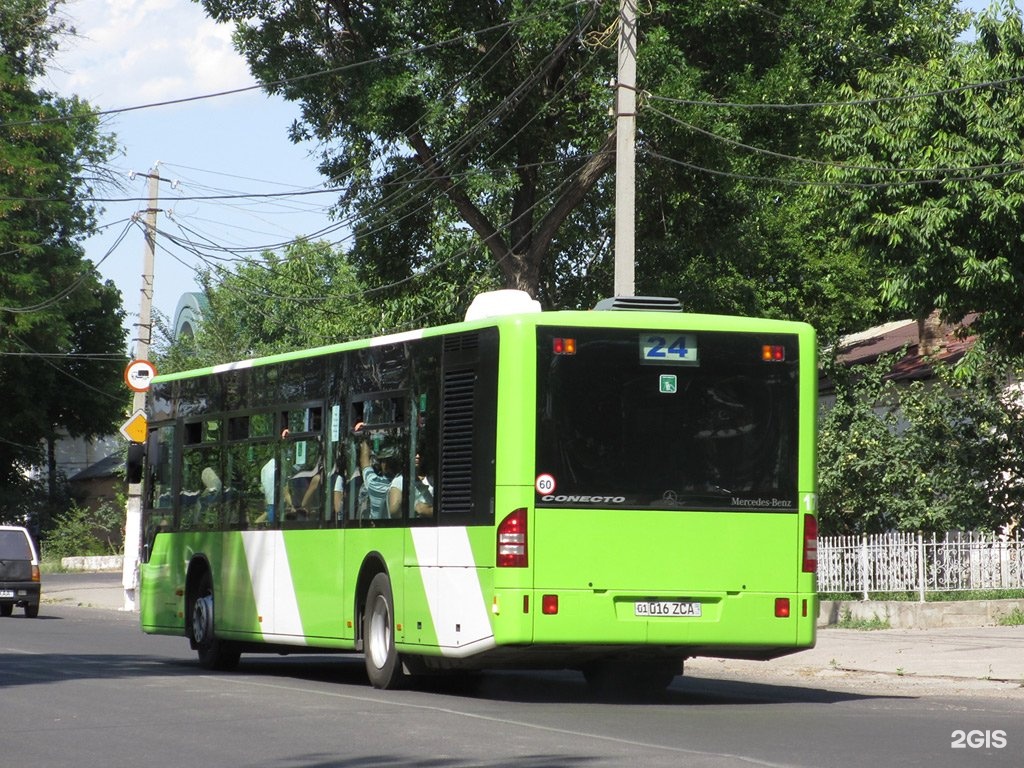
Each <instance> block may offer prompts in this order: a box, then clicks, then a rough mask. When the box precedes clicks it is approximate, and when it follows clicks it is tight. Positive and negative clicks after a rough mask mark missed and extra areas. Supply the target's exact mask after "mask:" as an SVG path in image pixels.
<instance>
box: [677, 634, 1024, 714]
mask: <svg viewBox="0 0 1024 768" xmlns="http://www.w3.org/2000/svg"><path fill="white" fill-rule="evenodd" d="M686 670H687V673H688V674H695V675H700V674H707V675H709V676H729V677H736V678H744V679H749V680H757V679H759V678H763V677H765V676H769V677H772V678H776V679H778V678H784V679H788V680H789V681H792V682H794V683H796V684H804V685H821V684H826V685H827V684H835V683H839V684H861V685H863V684H867V683H871V684H872V685H873V686H875V687H884V688H887V689H890V690H893V691H896V690H899V691H901V692H906V693H913V692H915V691H920V690H921V689H922V688H924V687H927V688H929V689H932V690H934V689H936V688H939V689H942V690H943V692H946V693H954V692H960V693H974V694H999V695H1011V696H1014V697H1017V696H1020V697H1022V698H1024V626H1021V627H992V626H988V627H972V628H963V627H942V628H934V629H885V630H856V629H834V628H829V629H819V630H818V637H817V644H816V645H815V647H814V648H812V649H810V650H807V651H800V652H799V653H794V654H792V655H790V656H783V657H782V658H779V659H773V660H772V661H767V662H761V661H734V660H731V659H710V658H701V659H691V660H689V661H687V662H686Z"/></svg>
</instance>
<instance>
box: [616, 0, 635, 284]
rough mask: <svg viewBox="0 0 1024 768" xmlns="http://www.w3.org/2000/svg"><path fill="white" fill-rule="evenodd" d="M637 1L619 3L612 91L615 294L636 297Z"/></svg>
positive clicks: (627, 0) (629, 0) (624, 0)
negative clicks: (613, 93) (616, 49)
mask: <svg viewBox="0 0 1024 768" xmlns="http://www.w3.org/2000/svg"><path fill="white" fill-rule="evenodd" d="M635 242H636V2H635V0H620V2H619V64H618V85H617V86H616V89H615V295H616V296H634V295H636V281H635V277H634V273H635V262H636V245H635Z"/></svg>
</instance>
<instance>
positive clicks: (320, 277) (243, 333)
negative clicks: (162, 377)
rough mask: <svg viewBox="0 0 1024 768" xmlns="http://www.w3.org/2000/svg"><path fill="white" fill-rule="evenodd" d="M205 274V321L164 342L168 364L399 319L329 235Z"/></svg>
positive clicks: (214, 359) (339, 336) (263, 349)
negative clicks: (360, 278) (378, 299)
mask: <svg viewBox="0 0 1024 768" xmlns="http://www.w3.org/2000/svg"><path fill="white" fill-rule="evenodd" d="M200 281H201V283H202V287H203V293H204V295H205V297H206V302H207V306H206V308H205V309H204V311H203V318H202V322H201V323H200V324H199V327H198V329H197V330H196V332H195V336H194V337H193V338H182V339H176V340H172V341H171V342H170V343H168V342H165V343H164V344H162V345H161V349H160V350H159V355H160V360H159V369H160V370H161V371H162V372H166V373H170V372H172V371H178V370H184V369H188V368H196V367H202V366H206V365H215V364H218V363H225V362H229V361H232V360H239V359H245V358H249V357H257V356H261V355H270V354H274V353H277V352H287V351H291V350H295V349H305V348H308V347H315V346H321V345H325V344H333V343H337V342H339V341H345V340H348V339H351V338H358V337H361V336H366V335H372V334H375V333H379V332H381V331H382V330H384V329H385V328H388V327H390V326H389V324H390V323H391V322H393V321H394V319H395V318H394V316H392V315H390V314H389V311H388V310H389V307H388V306H387V305H386V304H384V303H378V302H376V301H375V300H374V295H373V294H372V293H371V294H367V293H366V292H365V286H364V285H362V284H361V283H360V282H359V281H358V280H357V278H356V276H355V269H354V268H353V267H352V266H351V265H350V264H349V263H348V262H347V260H346V259H345V257H344V255H343V254H337V253H335V252H334V251H333V249H332V248H331V245H330V244H329V243H324V242H319V243H310V242H306V241H303V240H299V241H297V242H295V243H293V244H291V245H289V246H288V247H287V248H286V249H285V251H284V253H283V254H276V253H274V252H271V251H266V252H264V253H263V254H262V255H261V256H259V257H245V258H243V259H242V260H241V261H239V262H238V263H236V264H235V265H234V266H233V267H230V268H229V267H226V266H225V267H216V268H214V269H211V270H207V271H206V272H205V273H203V274H202V275H201V277H200ZM406 309H407V311H415V309H414V308H413V307H407V308H406Z"/></svg>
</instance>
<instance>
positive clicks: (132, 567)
mask: <svg viewBox="0 0 1024 768" xmlns="http://www.w3.org/2000/svg"><path fill="white" fill-rule="evenodd" d="M159 166H160V164H159V163H156V164H155V165H154V166H153V168H152V170H150V172H149V173H148V174H146V177H147V178H148V179H149V205H148V207H147V208H146V210H145V211H144V213H145V214H146V245H145V250H144V252H143V259H142V292H141V295H140V297H139V322H138V324H137V325H136V326H135V327H136V330H137V334H136V338H135V353H134V359H135V360H149V345H150V344H151V343H152V341H153V262H154V260H155V257H156V214H157V198H158V196H159V194H160V170H159ZM136 216H138V214H136ZM145 407H146V393H145V392H139V391H136V392H135V395H134V397H133V398H132V413H136V412H138V411H140V410H145ZM141 551H142V483H141V482H139V483H129V484H128V510H127V515H126V517H125V526H124V565H123V569H122V572H121V584H122V585H123V586H124V610H126V611H134V610H136V607H137V603H136V600H137V591H138V585H139V553H140V552H141Z"/></svg>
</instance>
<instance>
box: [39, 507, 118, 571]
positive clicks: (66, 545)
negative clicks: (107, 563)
mask: <svg viewBox="0 0 1024 768" xmlns="http://www.w3.org/2000/svg"><path fill="white" fill-rule="evenodd" d="M124 517H125V511H124V506H123V505H121V506H119V505H117V504H115V503H111V502H104V503H103V504H102V505H101V506H100V507H99V509H97V510H91V509H87V508H85V507H80V506H78V505H77V504H72V505H71V506H70V507H69V508H68V509H67V510H66V511H64V512H61V513H60V514H58V515H57V516H56V517H55V518H54V520H53V524H52V526H51V528H50V529H49V530H48V531H46V532H45V533H44V534H43V537H42V550H43V552H42V554H43V556H44V557H46V558H47V559H60V558H62V557H79V556H89V555H111V554H119V553H120V551H121V549H122V548H123V543H124Z"/></svg>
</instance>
